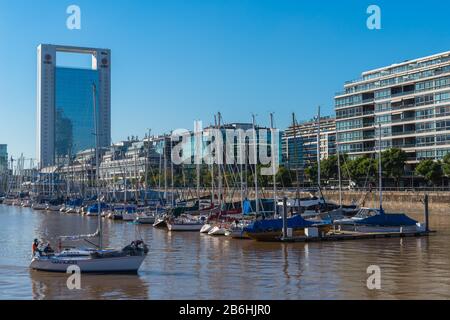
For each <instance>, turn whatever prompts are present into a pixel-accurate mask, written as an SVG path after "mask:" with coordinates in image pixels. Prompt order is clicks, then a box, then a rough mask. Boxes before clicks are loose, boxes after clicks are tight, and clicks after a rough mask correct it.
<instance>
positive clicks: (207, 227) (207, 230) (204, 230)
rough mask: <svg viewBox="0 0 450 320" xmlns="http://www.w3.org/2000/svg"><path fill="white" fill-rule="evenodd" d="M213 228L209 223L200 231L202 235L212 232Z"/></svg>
mask: <svg viewBox="0 0 450 320" xmlns="http://www.w3.org/2000/svg"><path fill="white" fill-rule="evenodd" d="M212 228H213V226H212V225H210V224H209V223H206V224H204V225H203V227H202V228H201V229H200V233H208V232H210V231H211V229H212Z"/></svg>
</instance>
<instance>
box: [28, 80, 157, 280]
mask: <svg viewBox="0 0 450 320" xmlns="http://www.w3.org/2000/svg"><path fill="white" fill-rule="evenodd" d="M92 91H93V107H94V127H95V137H96V139H95V140H96V143H95V158H96V168H97V170H96V182H97V203H98V204H97V208H101V199H100V190H99V185H100V184H99V170H98V168H99V151H98V147H99V146H98V138H99V134H98V125H97V120H96V86H95V84H93V85H92ZM96 237H98V239H99V241H98V242H99V244H98V248H79V249H72V248H70V249H63V250H61V251H60V252H57V253H55V252H54V251H53V250H46V249H45V248H43V249H39V246H38V243H37V240H36V245H37V248H36V250H35V251H34V252H33V257H32V260H31V264H30V268H31V269H34V270H39V271H48V272H66V271H67V268H68V267H69V266H73V265H75V266H78V267H79V268H80V271H81V272H83V273H88V272H94V273H124V272H125V273H137V271H138V270H139V268H140V266H141V264H142V262H143V261H144V259H145V257H146V255H147V253H148V247H147V245H146V244H145V243H144V242H143V241H142V240H136V241H133V242H132V243H131V244H129V245H127V246H125V247H124V248H123V249H118V250H115V249H105V248H104V247H103V225H102V217H101V215H98V228H97V231H96V232H95V233H94V234H89V235H75V236H63V237H60V238H59V243H60V245H61V243H62V241H64V240H67V241H78V240H87V239H89V238H96ZM47 249H48V247H47Z"/></svg>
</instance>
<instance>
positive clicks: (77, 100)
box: [37, 44, 111, 168]
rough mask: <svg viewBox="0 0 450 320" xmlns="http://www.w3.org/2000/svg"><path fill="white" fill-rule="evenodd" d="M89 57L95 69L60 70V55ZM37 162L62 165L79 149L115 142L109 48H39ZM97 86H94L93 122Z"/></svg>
mask: <svg viewBox="0 0 450 320" xmlns="http://www.w3.org/2000/svg"><path fill="white" fill-rule="evenodd" d="M61 52H63V53H76V54H88V55H90V56H91V61H92V65H91V68H84V69H83V68H69V67H61V66H58V65H57V53H61ZM37 56H38V81H37V158H38V161H39V166H40V167H41V168H43V167H46V166H50V165H54V164H55V163H59V162H64V161H65V160H67V159H68V158H69V157H73V156H75V154H76V153H77V152H78V151H80V150H85V149H89V148H92V147H94V146H95V136H94V134H93V133H94V118H95V119H96V120H97V121H96V122H97V125H98V133H99V145H100V147H107V146H109V145H110V142H111V52H110V50H108V49H95V48H81V47H70V46H59V45H48V44H41V45H39V47H38V49H37ZM93 85H95V87H96V93H97V94H96V97H97V99H96V102H97V103H96V107H97V108H96V110H97V114H96V115H95V117H94V103H93V101H94V99H93V96H94V95H93Z"/></svg>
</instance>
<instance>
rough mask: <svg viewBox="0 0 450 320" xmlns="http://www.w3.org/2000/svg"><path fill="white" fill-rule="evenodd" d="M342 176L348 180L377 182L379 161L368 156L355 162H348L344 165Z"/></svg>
mask: <svg viewBox="0 0 450 320" xmlns="http://www.w3.org/2000/svg"><path fill="white" fill-rule="evenodd" d="M341 171H342V176H343V177H344V178H346V179H349V180H353V181H357V180H362V179H364V180H366V179H367V180H369V181H375V177H376V175H377V172H378V166H377V160H376V159H374V158H371V157H369V156H367V155H364V156H362V157H358V158H356V159H354V160H346V161H345V162H344V164H342V170H341Z"/></svg>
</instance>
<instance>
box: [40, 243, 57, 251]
mask: <svg viewBox="0 0 450 320" xmlns="http://www.w3.org/2000/svg"><path fill="white" fill-rule="evenodd" d="M43 252H44V253H45V254H52V253H55V250H53V248H52V247H51V246H50V243H48V242H47V243H46V244H45V247H44V250H43Z"/></svg>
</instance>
